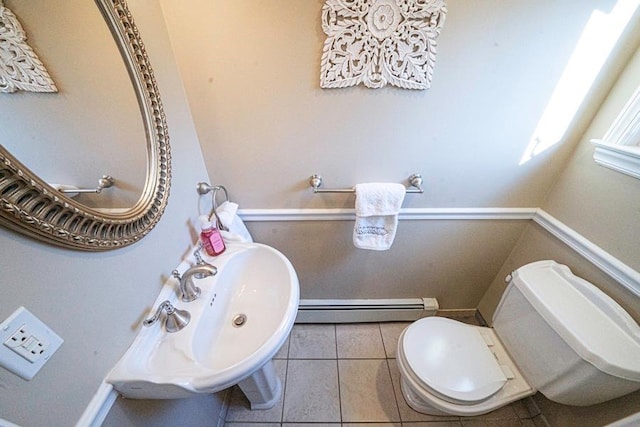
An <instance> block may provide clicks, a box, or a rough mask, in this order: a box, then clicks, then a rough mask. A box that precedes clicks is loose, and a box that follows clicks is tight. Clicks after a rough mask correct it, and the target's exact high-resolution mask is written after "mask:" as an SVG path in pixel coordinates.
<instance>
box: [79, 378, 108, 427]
mask: <svg viewBox="0 0 640 427" xmlns="http://www.w3.org/2000/svg"><path fill="white" fill-rule="evenodd" d="M117 398H118V392H117V391H115V390H114V389H113V386H112V385H111V384H107V383H106V382H104V381H103V382H102V384H100V387H98V391H96V394H94V395H93V399H91V402H89V405H88V406H87V407H86V408H85V410H84V412H83V413H82V416H81V417H80V419H79V420H78V422H77V423H76V427H100V426H101V425H102V423H103V422H104V420H105V418H107V415H108V414H109V411H110V410H111V407H112V406H113V404H114V403H115V401H116V399H117Z"/></svg>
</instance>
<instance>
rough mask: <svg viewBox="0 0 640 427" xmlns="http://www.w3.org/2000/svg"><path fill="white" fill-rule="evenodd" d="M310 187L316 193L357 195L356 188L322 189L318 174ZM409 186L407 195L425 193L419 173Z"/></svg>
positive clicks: (310, 183)
mask: <svg viewBox="0 0 640 427" xmlns="http://www.w3.org/2000/svg"><path fill="white" fill-rule="evenodd" d="M309 185H310V186H311V188H313V192H314V193H355V189H354V188H326V189H325V188H320V187H322V177H321V176H320V175H318V174H315V175H311V178H310V179H309ZM409 185H410V187H409V188H407V193H424V189H423V188H422V175H420V174H419V173H414V174H413V175H411V176H410V177H409Z"/></svg>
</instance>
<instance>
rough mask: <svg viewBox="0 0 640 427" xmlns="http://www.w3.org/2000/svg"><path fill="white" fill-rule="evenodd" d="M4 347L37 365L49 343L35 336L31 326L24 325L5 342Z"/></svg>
mask: <svg viewBox="0 0 640 427" xmlns="http://www.w3.org/2000/svg"><path fill="white" fill-rule="evenodd" d="M4 345H6V346H7V347H9V348H10V349H11V350H13V351H15V352H16V353H18V354H19V355H20V356H22V357H24V358H25V359H27V360H28V361H29V362H31V363H35V362H36V361H37V360H38V359H40V358H41V357H42V356H43V355H44V351H45V350H46V349H47V348H49V343H48V342H46V341H43V340H42V338H40V337H38V336H37V335H34V333H33V331H32V330H31V325H27V324H26V323H25V324H23V325H22V326H20V327H19V328H18V330H17V331H16V332H15V333H14V334H13V335H11V336H10V337H9V338H7V340H6V341H5V342H4Z"/></svg>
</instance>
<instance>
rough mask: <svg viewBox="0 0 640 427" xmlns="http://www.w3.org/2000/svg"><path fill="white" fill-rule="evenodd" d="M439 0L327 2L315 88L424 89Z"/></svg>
mask: <svg viewBox="0 0 640 427" xmlns="http://www.w3.org/2000/svg"><path fill="white" fill-rule="evenodd" d="M446 14H447V5H446V1H445V0H327V1H326V3H325V5H324V7H323V8H322V29H323V30H324V32H325V34H326V35H327V39H326V40H325V42H324V48H323V52H322V61H321V69H320V86H321V87H323V88H341V87H347V86H355V85H357V84H360V83H364V85H365V86H367V87H369V88H381V87H383V86H385V85H386V84H387V83H389V84H391V85H394V86H399V87H401V88H405V89H428V88H429V87H430V86H431V78H432V76H433V67H434V65H435V60H436V38H437V37H438V35H439V34H440V31H441V30H442V26H443V25H444V21H445V18H446Z"/></svg>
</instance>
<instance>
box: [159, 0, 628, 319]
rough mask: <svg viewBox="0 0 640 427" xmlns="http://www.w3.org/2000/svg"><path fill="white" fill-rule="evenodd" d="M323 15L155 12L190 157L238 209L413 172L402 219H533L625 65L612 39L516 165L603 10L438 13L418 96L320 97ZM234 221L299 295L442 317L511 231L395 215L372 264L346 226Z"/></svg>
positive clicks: (204, 9)
mask: <svg viewBox="0 0 640 427" xmlns="http://www.w3.org/2000/svg"><path fill="white" fill-rule="evenodd" d="M323 3H324V2H323V1H322V0H309V1H291V0H236V1H233V2H230V1H224V0H214V1H211V0H195V1H193V2H191V3H190V7H184V6H183V5H182V4H180V3H178V2H173V1H162V5H163V9H164V10H165V12H166V13H165V16H166V20H167V26H168V31H169V33H170V36H171V42H172V44H173V47H174V50H175V53H176V58H177V61H178V65H179V68H180V70H181V73H182V77H183V81H184V84H185V88H186V91H187V96H188V99H189V104H190V106H191V110H192V113H193V118H194V122H195V125H196V130H197V132H198V135H199V138H200V142H201V145H202V150H203V154H204V157H205V162H206V164H207V167H208V169H209V171H210V173H211V177H212V179H213V181H214V182H215V183H217V184H223V185H225V186H227V188H228V189H229V190H230V194H231V198H232V200H234V201H236V202H238V203H239V204H240V207H241V208H244V209H272V210H274V211H276V210H278V209H330V208H352V207H353V205H354V196H353V195H344V194H337V195H336V194H321V195H313V194H312V192H311V190H310V188H309V184H308V180H309V177H310V175H311V174H314V173H319V174H321V175H322V176H323V178H324V182H325V187H326V188H331V187H334V188H335V187H337V188H342V187H352V186H353V185H354V184H356V183H358V182H367V181H391V182H403V181H404V180H406V179H407V177H408V176H409V175H410V174H412V173H413V172H419V173H421V174H422V175H423V177H424V187H425V190H426V191H425V194H423V195H407V197H406V198H405V202H404V207H405V208H461V207H471V208H483V207H538V206H540V205H541V204H542V202H543V200H544V197H545V195H546V194H547V192H548V191H549V188H550V187H551V185H552V183H553V182H554V180H555V178H556V176H557V174H558V172H559V171H560V170H561V168H562V166H563V164H564V162H565V161H566V159H567V158H568V156H569V154H570V153H571V151H572V150H573V148H574V147H575V144H576V142H577V141H578V140H579V136H580V135H581V133H582V132H583V131H584V128H585V126H586V123H587V122H588V120H589V119H590V117H591V115H592V114H593V112H594V111H595V109H596V108H597V106H598V105H599V103H600V101H601V100H602V99H603V98H604V95H605V94H606V91H607V90H608V88H609V87H610V85H611V84H612V82H613V81H614V80H615V77H616V75H617V72H618V70H619V69H620V68H621V66H622V64H623V63H624V62H625V61H626V60H627V58H628V56H629V51H628V49H627V50H625V49H624V48H625V47H628V45H629V43H628V40H627V42H625V43H626V44H625V43H622V44H621V49H620V50H619V51H618V52H616V53H614V55H612V57H611V58H610V59H611V60H610V61H609V63H608V65H607V66H606V67H605V71H604V72H603V73H601V76H600V78H599V79H598V81H597V84H596V85H595V89H594V90H593V91H592V93H591V94H590V96H589V98H588V102H585V103H584V105H583V108H582V109H581V110H580V112H579V113H578V114H577V116H576V117H575V119H574V121H573V123H572V125H571V126H570V127H569V129H568V130H567V132H566V135H565V137H564V138H563V139H562V140H561V141H560V142H559V143H558V144H556V145H554V146H553V147H551V148H550V149H548V150H546V151H544V152H542V153H540V154H539V155H537V156H534V157H533V158H532V159H531V160H529V161H527V162H525V163H523V164H520V160H521V158H522V157H523V154H524V153H525V151H526V149H527V147H528V145H529V142H530V140H531V139H532V136H533V133H534V130H535V129H536V127H537V125H538V122H539V121H540V119H541V116H542V115H543V113H544V111H545V109H546V107H547V103H548V101H549V98H550V96H551V94H552V93H553V91H554V89H555V87H556V84H557V82H558V80H559V78H560V76H561V75H562V73H563V71H564V68H565V66H566V65H567V63H568V61H569V58H570V57H571V55H572V53H573V52H574V49H575V48H576V45H577V44H578V41H579V39H580V37H581V35H582V33H583V31H584V30H585V27H586V26H587V25H588V23H589V21H590V19H591V17H592V13H594V11H595V12H597V13H604V14H608V13H610V12H611V11H612V8H613V7H614V5H615V4H616V2H615V1H606V2H601V1H584V2H557V1H536V2H513V1H508V0H482V1H473V2H458V1H450V2H448V15H447V21H446V23H445V26H444V29H443V31H442V33H441V35H440V37H439V38H438V55H437V60H436V67H435V73H434V78H433V82H432V87H431V89H429V90H427V91H409V90H402V89H397V88H393V87H386V88H383V89H379V90H371V89H366V88H363V87H352V88H346V89H334V90H327V89H321V88H320V86H319V68H320V58H321V55H322V46H323V43H324V40H325V37H326V36H325V34H324V33H323V31H322V28H321V24H320V16H321V10H322V5H323ZM625 40H626V39H625ZM274 211H272V212H274ZM248 226H249V228H250V230H251V231H252V232H253V233H254V237H255V238H256V239H257V240H259V241H261V242H264V243H267V244H270V245H272V246H275V247H277V248H278V249H279V250H281V251H282V252H283V253H285V254H286V255H287V256H288V257H290V258H291V260H292V261H293V262H294V265H295V266H296V270H297V271H298V275H299V277H300V286H301V297H302V298H394V297H436V298H438V299H439V300H440V303H441V306H442V307H444V308H469V307H476V306H477V304H478V302H479V301H480V298H481V296H482V295H483V294H484V292H485V291H486V289H487V288H488V286H489V285H490V283H491V282H492V280H493V278H494V277H495V275H496V274H497V273H498V270H499V266H501V265H502V264H503V262H504V260H505V259H506V256H507V254H508V253H509V252H510V251H511V249H512V248H513V244H514V242H515V241H516V239H517V238H518V236H519V235H520V233H521V232H522V230H523V223H521V222H518V221H516V222H513V223H512V222H509V221H489V222H487V223H485V222H482V221H454V222H450V221H417V222H413V221H401V222H400V224H399V228H398V234H397V236H396V240H395V243H394V245H393V247H392V249H391V250H390V251H387V252H383V253H373V252H369V251H363V250H359V249H355V248H354V247H353V245H352V243H351V235H352V229H353V223H352V222H349V221H343V222H340V221H331V222H329V221H322V220H320V221H313V222H311V221H302V222H296V223H294V222H277V223H274V222H252V223H250V224H248Z"/></svg>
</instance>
